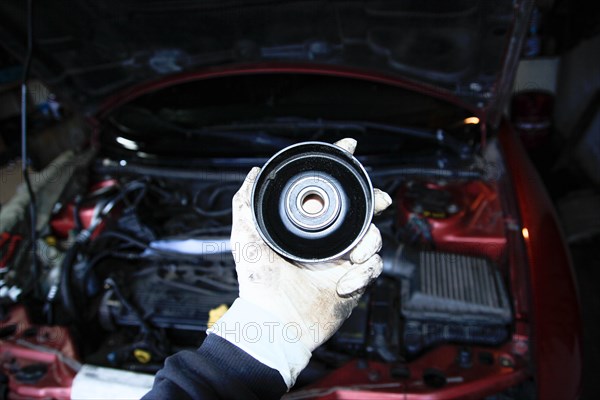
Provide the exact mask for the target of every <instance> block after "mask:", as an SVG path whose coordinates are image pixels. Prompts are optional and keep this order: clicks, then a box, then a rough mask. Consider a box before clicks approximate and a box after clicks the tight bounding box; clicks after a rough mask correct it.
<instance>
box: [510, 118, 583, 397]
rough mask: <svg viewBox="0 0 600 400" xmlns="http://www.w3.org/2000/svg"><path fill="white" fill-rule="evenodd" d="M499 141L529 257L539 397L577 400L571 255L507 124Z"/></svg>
mask: <svg viewBox="0 0 600 400" xmlns="http://www.w3.org/2000/svg"><path fill="white" fill-rule="evenodd" d="M499 139H500V143H501V144H502V149H503V151H504V156H505V162H506V165H507V170H508V173H509V174H510V176H511V179H512V182H513V185H514V189H515V195H516V197H517V201H518V205H519V210H520V213H521V223H522V226H523V236H524V238H523V239H524V240H525V247H526V249H527V256H528V259H529V279H530V282H531V290H530V296H531V319H532V322H533V332H532V334H533V335H532V344H533V352H534V355H533V358H534V360H535V363H534V365H535V368H536V379H537V389H538V396H539V398H541V399H550V398H555V399H575V398H578V396H579V393H580V390H581V374H582V349H581V343H582V328H581V327H582V322H581V314H580V310H581V308H580V305H579V297H578V293H577V287H576V284H575V277H574V273H573V267H572V264H571V259H570V256H569V252H568V250H567V248H566V245H565V243H566V242H565V240H564V238H563V236H562V233H561V229H560V227H559V225H558V220H557V217H556V213H555V211H554V208H553V206H552V202H551V201H550V198H549V197H548V194H547V192H546V190H545V188H544V187H543V185H542V182H541V180H540V178H539V176H538V174H537V172H536V171H535V169H534V167H533V165H532V163H531V161H530V160H529V158H528V157H527V154H526V153H525V150H524V148H523V145H522V144H521V142H520V140H519V139H518V137H517V135H516V133H515V132H514V131H513V129H512V128H511V127H510V125H508V124H507V123H504V124H502V126H501V127H500V135H499Z"/></svg>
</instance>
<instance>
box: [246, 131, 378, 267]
mask: <svg viewBox="0 0 600 400" xmlns="http://www.w3.org/2000/svg"><path fill="white" fill-rule="evenodd" d="M373 206H374V204H373V186H372V185H371V180H370V179H369V176H368V175H367V172H366V171H365V169H364V167H363V166H362V164H360V162H359V161H358V160H357V159H356V158H355V157H354V156H353V155H352V154H351V153H349V152H348V151H346V150H344V149H342V148H340V147H338V146H335V145H332V144H329V143H322V142H304V143H299V144H296V145H293V146H290V147H287V148H285V149H283V150H281V151H280V152H279V153H277V154H275V155H274V156H273V157H272V158H271V159H269V161H267V163H266V164H265V165H264V167H263V168H262V170H261V171H260V173H259V175H258V177H257V178H256V181H255V182H254V187H253V191H252V212H253V215H254V218H255V222H256V225H257V227H258V232H259V234H260V236H261V237H262V238H263V240H264V241H265V242H266V243H267V244H268V245H269V246H270V247H271V248H272V249H273V250H275V251H276V252H277V253H279V254H280V255H282V256H284V257H286V258H288V259H291V260H295V261H300V262H322V261H328V260H333V259H335V258H338V257H341V256H343V255H344V254H346V253H347V252H348V251H349V250H350V249H352V248H353V247H354V246H355V245H356V244H357V243H358V241H359V240H360V239H362V237H363V236H364V234H365V233H366V232H367V230H368V228H369V225H370V224H371V219H372V217H373Z"/></svg>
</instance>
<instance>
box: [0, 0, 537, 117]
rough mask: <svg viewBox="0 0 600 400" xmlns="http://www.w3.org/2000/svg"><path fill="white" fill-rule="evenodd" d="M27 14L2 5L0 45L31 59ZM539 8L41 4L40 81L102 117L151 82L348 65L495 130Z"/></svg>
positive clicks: (254, 0) (511, 4)
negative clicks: (465, 111) (450, 98)
mask: <svg viewBox="0 0 600 400" xmlns="http://www.w3.org/2000/svg"><path fill="white" fill-rule="evenodd" d="M26 3H27V2H25V1H21V0H5V1H2V2H1V3H0V21H1V23H0V42H1V43H2V44H3V45H4V46H5V47H6V48H7V49H8V50H9V51H10V52H11V53H13V54H14V55H15V56H17V57H19V58H21V59H23V58H24V56H25V43H26V35H25V32H26ZM531 4H532V1H531V0H495V1H491V0H483V1H481V0H480V1H478V0H455V1H450V2H444V1H439V0H418V1H417V0H405V1H398V0H392V1H383V0H380V1H279V0H277V1H271V0H247V1H233V0H227V1H224V0H205V1H190V0H181V1H142V0H124V1H120V2H112V1H106V0H93V1H92V0H81V1H77V2H73V1H58V2H35V3H34V15H33V21H34V26H35V31H34V61H33V65H32V68H33V74H34V75H35V76H38V77H39V78H41V79H42V80H43V81H44V82H46V83H47V84H48V85H49V86H50V87H52V89H53V90H54V91H55V92H56V93H57V94H59V95H60V96H62V97H63V99H65V100H67V101H69V102H71V103H74V104H77V105H79V106H82V108H84V109H85V110H87V111H88V112H93V111H94V110H95V109H97V107H98V105H99V104H100V102H101V101H102V100H104V99H105V98H106V97H107V96H109V95H111V94H113V93H115V92H117V91H119V90H121V89H123V88H124V87H128V86H131V85H134V84H137V83H140V82H143V81H148V80H152V79H156V78H158V77H160V76H165V75H169V74H177V73H181V72H185V71H189V70H195V69H199V68H206V67H216V66H231V65H235V64H249V63H250V64H252V63H261V64H263V65H264V63H265V62H267V63H277V62H288V63H289V62H298V63H311V64H327V65H339V66H342V67H344V68H357V69H362V70H368V71H373V72H376V73H378V74H384V75H388V76H391V77H401V78H403V79H409V80H412V81H416V82H418V83H423V84H425V85H427V86H428V87H429V88H431V89H434V90H440V91H443V92H446V93H450V94H452V93H453V94H455V95H457V96H459V97H460V98H462V99H463V101H465V102H466V103H467V104H470V105H472V106H474V107H476V108H479V109H481V110H482V111H484V112H486V113H488V114H491V115H489V117H490V118H491V119H492V120H493V119H494V118H495V117H496V116H497V115H498V111H499V110H500V108H501V105H502V102H503V101H504V100H505V98H506V95H507V93H508V89H509V88H510V84H511V82H512V79H513V76H514V70H515V66H516V63H517V61H518V54H519V51H520V47H521V42H522V38H523V36H524V33H525V28H526V25H527V21H528V15H529V11H530V9H531Z"/></svg>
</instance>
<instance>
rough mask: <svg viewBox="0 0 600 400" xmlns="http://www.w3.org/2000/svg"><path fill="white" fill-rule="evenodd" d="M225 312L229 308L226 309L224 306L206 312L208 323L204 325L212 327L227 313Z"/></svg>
mask: <svg viewBox="0 0 600 400" xmlns="http://www.w3.org/2000/svg"><path fill="white" fill-rule="evenodd" d="M227 310H229V307H227V305H226V304H221V305H220V306H219V307H217V308H213V309H212V310H210V311H209V312H208V322H207V323H206V325H207V326H208V327H209V328H210V327H211V326H213V325H214V324H215V322H217V321H218V320H219V318H221V317H222V316H223V314H225V313H226V312H227Z"/></svg>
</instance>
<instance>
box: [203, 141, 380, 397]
mask: <svg viewBox="0 0 600 400" xmlns="http://www.w3.org/2000/svg"><path fill="white" fill-rule="evenodd" d="M335 144H336V145H337V146H339V147H341V148H343V149H345V150H347V151H349V152H350V153H353V152H354V149H355V148H356V140H354V139H342V140H340V141H339V142H337V143H335ZM259 171H260V169H259V168H253V169H252V170H251V171H250V173H249V174H248V176H247V177H246V180H245V181H244V183H243V184H242V187H241V188H240V190H239V191H238V192H237V193H236V195H235V196H234V198H233V227H232V230H231V248H232V252H233V255H234V259H235V262H236V271H237V274H238V281H239V284H240V293H239V298H238V299H237V300H236V301H235V302H234V304H233V306H232V307H231V308H230V309H229V310H228V311H227V312H226V313H225V315H224V316H223V317H222V318H221V319H219V320H218V321H217V323H216V324H215V325H213V327H212V328H211V329H210V330H209V333H212V334H217V335H219V336H221V337H222V338H224V339H226V340H228V341H229V342H231V343H233V344H234V345H236V346H237V347H239V348H241V349H242V350H244V351H245V352H246V353H248V354H250V355H251V356H252V357H254V358H255V359H257V360H258V361H260V362H262V363H263V364H265V365H267V366H269V367H271V368H273V369H276V370H278V371H279V373H280V374H281V376H282V377H283V379H284V381H285V383H286V384H287V386H288V388H291V387H292V386H293V385H294V382H295V381H296V377H297V376H298V374H299V373H300V372H301V371H302V369H304V367H306V364H308V361H309V359H310V356H311V352H312V351H313V350H314V349H315V348H317V347H318V346H319V345H320V344H322V343H323V342H325V341H326V340H327V339H329V338H330V337H331V336H332V335H333V334H334V333H335V332H336V331H337V329H338V328H339V327H340V326H341V324H342V323H343V322H344V320H346V318H348V316H350V313H351V312H352V309H353V308H354V307H355V306H356V305H357V303H358V300H359V298H360V296H361V295H362V293H363V291H364V289H365V287H366V286H367V285H368V284H369V283H370V282H371V281H372V280H373V279H375V278H377V277H378V276H379V274H380V273H381V270H382V267H383V263H382V260H381V258H380V257H379V255H377V254H376V253H377V252H378V251H379V250H380V249H381V235H380V233H379V230H378V229H377V228H376V227H375V225H373V224H371V226H370V228H369V231H368V232H367V234H366V235H365V236H364V237H363V239H362V240H361V241H360V242H359V243H358V244H357V245H356V247H354V249H352V250H351V251H350V253H349V255H347V256H345V257H344V258H341V259H337V260H334V261H329V262H324V263H314V264H313V263H311V264H302V263H296V262H291V261H288V260H286V259H284V258H283V257H281V256H280V255H278V254H277V253H275V252H274V251H273V250H272V249H271V248H270V247H269V246H268V245H267V244H266V243H265V242H264V241H263V240H262V239H261V237H260V235H259V234H258V232H257V230H256V227H255V224H254V220H253V217H252V211H251V207H250V203H251V193H252V185H253V183H254V180H255V178H256V176H257V175H258V173H259ZM374 192H375V207H374V208H375V214H377V213H380V212H381V211H383V210H384V209H386V208H387V207H388V206H389V205H390V204H391V202H392V200H391V198H390V196H388V195H387V193H385V192H382V191H381V190H379V189H375V191H374Z"/></svg>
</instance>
